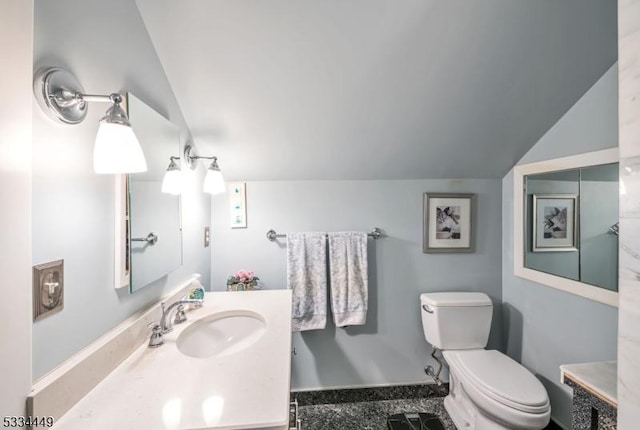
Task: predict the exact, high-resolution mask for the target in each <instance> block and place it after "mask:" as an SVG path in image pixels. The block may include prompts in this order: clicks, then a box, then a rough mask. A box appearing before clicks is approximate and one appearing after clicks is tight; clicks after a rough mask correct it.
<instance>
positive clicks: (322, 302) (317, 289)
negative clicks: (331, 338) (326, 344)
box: [287, 233, 327, 331]
mask: <svg viewBox="0 0 640 430" xmlns="http://www.w3.org/2000/svg"><path fill="white" fill-rule="evenodd" d="M287 287H288V288H289V289H291V290H292V292H293V309H292V324H291V331H304V330H317V329H323V328H324V327H325V325H326V323H327V241H326V233H288V234H287Z"/></svg>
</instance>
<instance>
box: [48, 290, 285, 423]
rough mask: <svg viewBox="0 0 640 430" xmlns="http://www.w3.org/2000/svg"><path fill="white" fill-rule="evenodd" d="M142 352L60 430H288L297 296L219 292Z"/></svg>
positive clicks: (70, 415)
mask: <svg viewBox="0 0 640 430" xmlns="http://www.w3.org/2000/svg"><path fill="white" fill-rule="evenodd" d="M186 315H187V318H188V320H187V321H186V322H185V323H182V324H178V325H175V326H174V329H173V330H172V331H171V332H169V333H167V334H165V335H164V344H163V345H161V346H159V347H157V348H149V347H148V346H147V344H146V343H145V344H144V345H142V346H140V347H139V348H138V349H137V350H135V351H134V353H133V354H131V355H130V356H129V357H128V358H127V359H126V360H125V361H124V362H123V363H122V364H121V365H120V366H118V367H117V368H116V369H115V370H114V371H113V372H112V373H111V374H110V375H109V376H107V377H106V378H105V379H104V380H103V381H102V382H101V383H100V384H98V385H97V386H96V387H95V388H94V389H93V390H92V391H90V392H89V393H88V394H87V395H86V396H85V397H84V398H82V399H81V400H80V401H79V402H78V403H77V404H76V405H75V406H73V407H72V408H71V409H70V410H69V411H68V412H67V413H66V414H65V415H64V416H62V417H61V418H60V419H59V420H57V422H56V424H55V426H54V429H56V430H75V429H78V430H80V429H83V430H84V429H88V428H91V429H93V430H102V429H104V430H107V429H119V430H126V429H136V430H139V429H156V430H157V429H168V430H177V429H222V428H224V429H263V430H281V429H286V428H288V421H289V389H290V386H289V385H290V365H291V353H290V351H291V291H289V290H271V291H246V292H212V293H206V294H205V300H204V305H203V306H202V307H200V308H197V309H192V310H188V311H187V312H186Z"/></svg>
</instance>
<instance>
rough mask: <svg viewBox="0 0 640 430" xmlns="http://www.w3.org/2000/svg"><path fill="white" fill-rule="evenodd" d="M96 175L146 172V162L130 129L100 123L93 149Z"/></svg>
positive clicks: (118, 125)
mask: <svg viewBox="0 0 640 430" xmlns="http://www.w3.org/2000/svg"><path fill="white" fill-rule="evenodd" d="M93 170H94V171H95V172H96V173H135V172H146V171H147V162H146V160H145V158H144V154H143V152H142V148H141V147H140V143H139V142H138V139H137V138H136V135H135V133H134V132H133V130H132V129H131V127H129V126H126V125H122V124H113V123H109V122H106V121H100V126H99V127H98V135H97V136H96V145H95V147H94V149H93Z"/></svg>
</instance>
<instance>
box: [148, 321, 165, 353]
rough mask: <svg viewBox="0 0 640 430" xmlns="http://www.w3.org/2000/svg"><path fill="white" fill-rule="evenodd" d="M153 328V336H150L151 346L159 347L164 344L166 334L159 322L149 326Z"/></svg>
mask: <svg viewBox="0 0 640 430" xmlns="http://www.w3.org/2000/svg"><path fill="white" fill-rule="evenodd" d="M147 328H150V329H151V337H150V338H149V348H157V347H159V346H160V345H162V344H164V335H163V334H162V327H161V326H160V323H159V322H152V323H151V324H149V325H148V326H147Z"/></svg>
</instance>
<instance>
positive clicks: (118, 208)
mask: <svg viewBox="0 0 640 430" xmlns="http://www.w3.org/2000/svg"><path fill="white" fill-rule="evenodd" d="M128 194H129V192H128V190H127V175H115V220H114V221H115V234H114V236H115V237H114V240H115V256H114V261H115V267H114V270H115V272H114V277H113V279H114V281H115V287H116V289H117V288H124V287H128V286H129V282H130V279H131V276H130V275H131V270H130V267H131V252H130V251H129V252H128V251H127V248H128V244H129V235H128V234H127V229H128V228H130V226H131V225H130V223H129V205H128V204H127V203H128V200H129V196H128Z"/></svg>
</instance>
